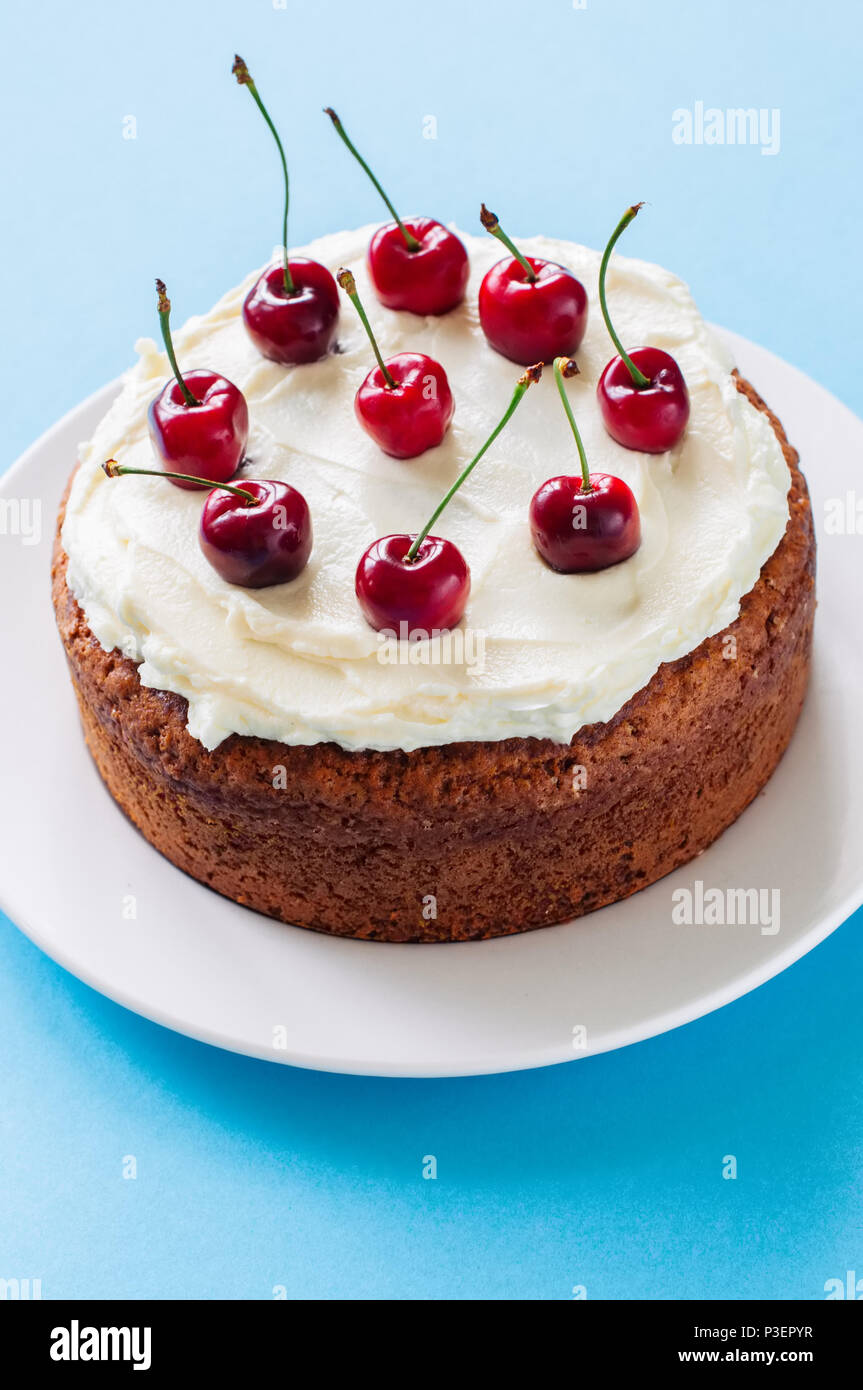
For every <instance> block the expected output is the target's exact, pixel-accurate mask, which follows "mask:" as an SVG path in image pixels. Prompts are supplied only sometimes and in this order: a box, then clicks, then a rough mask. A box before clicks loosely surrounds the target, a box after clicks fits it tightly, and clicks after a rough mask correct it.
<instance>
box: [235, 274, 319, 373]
mask: <svg viewBox="0 0 863 1390" xmlns="http://www.w3.org/2000/svg"><path fill="white" fill-rule="evenodd" d="M288 264H289V266H290V271H291V280H292V281H293V285H294V290H293V293H292V294H291V293H288V291H287V290H286V289H285V280H284V267H283V266H282V265H279V264H274V265H270V266H267V268H266V270H265V271H263V273H262V274H261V275H260V276H259V277H258V279H257V280H256V281H255V283H254V285H253V286H252V288H251V289H250V290H249V293H248V294H247V295H246V298H245V299H244V300H243V322H244V324H245V325H246V330H247V332H248V334H249V337H250V338H251V340H252V342H253V343H254V344H255V347H256V348H257V349H258V352H260V353H261V354H262V355H263V356H264V357H268V358H269V359H270V361H271V362H281V363H282V364H283V365H284V366H296V365H299V364H300V363H303V362H317V361H318V359H319V358H321V357H325V356H326V354H327V353H328V352H329V350H330V348H331V346H332V343H333V339H334V338H335V336H336V327H337V325H338V321H339V292H338V289H337V288H336V282H335V280H334V279H333V277H332V275H331V274H330V272H329V271H328V270H327V268H326V267H325V266H322V265H319V264H318V262H317V261H310V260H307V259H306V257H305V256H293V257H292V258H291V259H290V261H289V262H288Z"/></svg>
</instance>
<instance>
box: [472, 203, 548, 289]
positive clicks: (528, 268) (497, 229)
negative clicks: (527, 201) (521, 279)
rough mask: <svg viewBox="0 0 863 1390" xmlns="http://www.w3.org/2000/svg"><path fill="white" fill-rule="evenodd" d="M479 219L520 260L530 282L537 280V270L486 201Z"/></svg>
mask: <svg viewBox="0 0 863 1390" xmlns="http://www.w3.org/2000/svg"><path fill="white" fill-rule="evenodd" d="M479 220H480V222H481V223H482V225H483V226H484V227H485V229H486V231H487V232H491V234H492V236H494V237H497V239H498V241H502V242H503V244H504V246H505V247H506V249H507V251H509V253H510V255H511V256H514V257H515V259H516V260H517V261H518V263H519V265H520V266H521V267H522V269H523V271H524V273H525V275H526V276H527V279H528V283H529V284H531V285H532V284H533V283H534V281H535V280H536V271H535V270H534V268H533V266H532V265H531V263H530V261H529V260H528V259H527V258H526V257H525V256H523V255H522V254H521V252H520V251H519V249H518V247H517V246H516V244H515V242H513V241H510V239H509V237H508V236H507V234H506V232H505V231H504V230H503V227H502V226H501V225H500V223H499V222H498V220H497V217H496V216H495V214H494V213H493V212H489V210H488V208H487V207H486V205H485V203H483V205H482V207H481V208H480V213H479Z"/></svg>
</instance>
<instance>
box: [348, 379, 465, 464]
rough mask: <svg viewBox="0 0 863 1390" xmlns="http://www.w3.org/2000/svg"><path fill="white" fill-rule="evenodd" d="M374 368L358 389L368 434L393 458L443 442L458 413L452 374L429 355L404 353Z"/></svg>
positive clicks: (361, 416)
mask: <svg viewBox="0 0 863 1390" xmlns="http://www.w3.org/2000/svg"><path fill="white" fill-rule="evenodd" d="M384 365H385V366H386V369H387V372H388V374H389V376H390V378H391V380H392V381H393V382H394V383H395V384H394V385H392V386H390V385H388V384H387V381H386V378H385V376H384V373H383V372H382V371H381V369H380V367H373V368H372V370H371V371H370V372H369V374H368V376H367V377H366V379H365V381H364V382H363V384H362V386H361V387H360V389H359V390H358V391H357V394H356V399H355V401H354V409H355V411H356V414H357V419H358V420H359V422H360V424H361V425H362V427H363V429H364V430H365V431H366V433H367V434H370V435H371V437H372V439H373V440H374V441H375V443H376V444H377V445H378V446H379V447H380V448H381V449H383V451H384V453H385V454H390V455H391V456H392V458H397V459H412V458H416V457H417V455H418V454H424V453H425V451H426V449H434V448H436V446H437V445H438V444H440V442H441V440H442V439H443V437H444V435H445V434H446V432H447V429H448V428H449V423H450V420H451V419H452V415H453V400H452V391H451V390H450V386H449V382H448V381H447V376H446V372H445V371H444V369H443V367H442V366H441V365H440V363H439V362H435V360H434V358H433V357H426V355H425V353H424V352H400V353H398V354H397V355H396V356H395V357H388V358H387V360H386V362H385V364H384Z"/></svg>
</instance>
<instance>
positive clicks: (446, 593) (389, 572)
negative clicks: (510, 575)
mask: <svg viewBox="0 0 863 1390" xmlns="http://www.w3.org/2000/svg"><path fill="white" fill-rule="evenodd" d="M415 540H416V537H415V536H404V535H397V536H383V537H382V538H381V539H380V540H377V541H374V542H373V543H372V544H371V545H370V546H369V548H368V550H366V551H365V552H364V553H363V556H362V558H361V560H360V562H359V564H358V565H357V575H356V593H357V599H358V600H359V605H360V608H361V609H362V610H363V613H364V615H365V617H366V620H367V621H368V622H369V623H370V624H371V626H372V627H373V628H375V629H376V630H377V631H378V632H382V631H392V632H393V633H394V634H395V635H396V636H397V637H412V636H414V635H416V636H420V635H422V636H430V635H431V633H433V632H440V631H442V630H444V629H446V628H450V627H455V626H456V624H457V623H458V622H459V621H460V620H461V616H462V614H463V613H464V610H465V604H466V603H467V600H468V595H469V593H470V570H469V569H468V567H467V561H466V560H465V558H464V556H463V555H462V553H461V551H460V550H459V549H458V547H457V546H454V545H453V543H452V541H447V540H444V539H443V538H442V537H440V536H428V535H427V536H426V537H425V538H424V539H423V540H422V542H421V543H420V546H419V548H418V550H417V554H416V559H414V560H411V561H407V560H406V559H405V557H406V555H407V553H408V551H409V550H410V548H411V545H412V544H413V542H414V541H415ZM402 624H404V625H405V626H404V627H403V626H402Z"/></svg>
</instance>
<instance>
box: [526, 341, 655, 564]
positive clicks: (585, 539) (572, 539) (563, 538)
mask: <svg viewBox="0 0 863 1390" xmlns="http://www.w3.org/2000/svg"><path fill="white" fill-rule="evenodd" d="M577 372H578V367H577V366H576V364H575V362H573V361H567V360H566V359H565V358H563V357H557V358H555V362H554V378H555V381H556V382H557V389H558V391H559V392H560V398H561V400H562V401H563V406H564V410H565V411H566V414H567V418H568V420H569V423H570V425H571V427H572V433H573V435H574V437H575V443H576V447H577V449H578V457H579V461H580V463H581V476H580V477H575V478H573V477H558V478H548V479H547V480H546V481H545V482H544V483H543V484H542V486H541V487H538V488H537V490H536V492H535V493H534V494H533V498H532V500H531V504H530V530H531V534H532V536H533V543H534V545H535V546H536V549H537V550H538V551H539V554H540V555H541V556H542V558H543V560H545V562H546V564H548V565H550V566H551V568H552V569H554V570H559V571H560V572H561V573H562V574H584V573H587V572H590V571H592V570H603V569H607V568H608V567H609V565H616V564H618V563H619V562H620V561H621V560H628V559H629V556H630V555H634V554H635V552H636V550H637V549H638V547H639V545H640V544H641V521H640V518H639V514H638V503H637V502H636V500H635V497H634V496H633V493H632V490H631V489H630V488H629V487H628V486H627V484H626V483H625V482H624V481H623V479H622V478H616V477H615V476H614V475H613V474H612V473H589V472H588V468H587V458H586V456H585V452H584V445H583V444H582V442H581V435H580V434H579V432H578V426H577V425H576V423H575V416H574V415H573V413H572V407H571V406H570V404H569V401H568V399H567V395H566V390H565V388H564V385H563V378H564V377H571V376H575V375H576V374H577Z"/></svg>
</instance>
